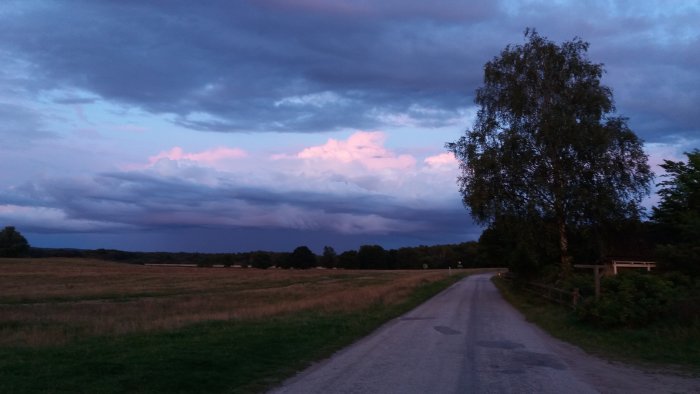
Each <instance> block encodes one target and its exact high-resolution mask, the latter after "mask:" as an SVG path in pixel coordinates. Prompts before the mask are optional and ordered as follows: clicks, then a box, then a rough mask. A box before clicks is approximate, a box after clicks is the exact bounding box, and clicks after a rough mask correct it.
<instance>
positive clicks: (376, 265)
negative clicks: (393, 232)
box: [357, 245, 390, 269]
mask: <svg viewBox="0 0 700 394" xmlns="http://www.w3.org/2000/svg"><path fill="white" fill-rule="evenodd" d="M388 257H389V255H388V254H387V252H386V250H384V248H383V247H381V246H379V245H362V246H360V250H359V251H358V252H357V262H358V265H359V266H358V268H360V269H389V268H390V267H389V266H388Z"/></svg>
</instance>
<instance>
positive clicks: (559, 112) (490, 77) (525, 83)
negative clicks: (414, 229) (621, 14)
mask: <svg viewBox="0 0 700 394" xmlns="http://www.w3.org/2000/svg"><path fill="white" fill-rule="evenodd" d="M525 38H526V43H525V44H524V45H515V46H512V45H509V46H507V47H506V48H505V49H504V50H503V51H502V52H501V54H500V56H497V57H494V59H493V60H491V61H489V62H488V63H486V65H485V66H484V85H483V86H482V87H480V88H479V89H477V91H476V99H475V103H476V104H477V105H478V106H479V110H478V113H477V117H476V120H475V122H474V125H473V127H472V128H471V130H467V131H466V133H465V135H464V136H462V137H461V138H460V139H459V140H457V141H455V142H452V143H448V144H447V148H448V149H449V150H451V151H452V152H453V153H454V154H455V156H456V157H457V159H458V160H459V161H460V170H461V175H460V176H459V178H458V184H459V187H460V192H461V194H462V197H463V203H464V204H465V206H466V207H468V208H469V209H470V210H471V215H472V217H473V218H474V219H475V220H476V221H477V222H478V223H481V224H487V225H492V224H494V223H495V222H496V221H497V220H499V218H508V220H509V221H513V220H515V221H518V222H519V223H527V222H534V223H545V224H547V225H549V226H552V227H553V228H554V229H555V231H554V232H553V233H555V234H556V237H557V239H556V241H555V242H556V244H558V249H559V257H560V262H561V266H562V268H563V269H564V270H566V271H568V269H569V266H570V257H569V250H568V244H569V237H568V231H570V230H571V228H572V227H576V226H595V225H598V224H601V223H605V222H606V221H611V220H617V219H623V218H629V217H635V216H637V215H638V214H639V210H640V208H639V202H640V201H641V199H642V197H643V196H644V195H646V194H648V192H649V182H650V181H651V179H652V174H651V171H650V169H649V166H648V165H647V157H646V155H645V153H644V151H643V149H642V142H641V140H640V139H639V138H638V137H637V136H636V135H635V133H634V132H633V131H632V130H630V129H629V127H628V126H627V119H626V118H623V117H619V116H614V111H615V106H614V103H613V97H612V92H611V90H610V89H609V88H608V87H606V86H604V85H602V84H601V81H600V79H601V76H602V74H603V65H602V64H596V63H592V62H591V61H590V60H588V58H587V56H586V53H587V51H588V47H589V44H588V43H586V42H584V41H582V40H581V39H579V38H574V39H573V40H572V41H567V42H564V43H562V44H561V45H557V44H556V43H554V42H552V41H549V40H548V39H547V38H545V37H542V36H540V35H539V34H538V33H537V32H536V31H535V30H531V29H528V30H526V31H525Z"/></svg>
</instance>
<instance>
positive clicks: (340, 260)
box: [29, 241, 492, 269]
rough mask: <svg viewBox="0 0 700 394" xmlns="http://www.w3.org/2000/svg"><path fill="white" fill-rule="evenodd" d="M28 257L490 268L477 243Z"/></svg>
mask: <svg viewBox="0 0 700 394" xmlns="http://www.w3.org/2000/svg"><path fill="white" fill-rule="evenodd" d="M29 256H30V257H37V258H38V257H81V258H93V259H101V260H109V261H117V262H123V263H131V264H195V265H197V266H200V267H213V266H224V267H230V266H238V267H245V268H247V267H251V268H261V269H266V268H270V267H277V268H283V269H288V268H294V269H306V268H315V267H323V268H338V269H447V268H448V267H450V268H460V267H462V268H475V267H488V266H492V263H491V262H489V261H488V259H487V257H488V256H487V255H486V254H484V253H480V250H479V245H478V242H475V241H470V242H463V243H460V244H453V245H434V246H417V247H403V248H399V249H388V250H387V249H384V248H383V247H382V246H380V245H362V246H361V247H360V248H359V249H358V250H348V251H344V252H342V253H339V254H338V253H336V251H335V250H334V249H333V248H332V247H330V246H326V247H324V249H323V253H322V254H321V255H316V254H314V253H313V252H312V251H311V250H310V249H309V248H308V247H306V246H300V247H298V248H296V249H295V250H294V251H292V252H267V251H252V252H243V253H185V252H179V253H170V252H126V251H121V250H113V249H96V250H86V249H47V248H31V249H30V250H29Z"/></svg>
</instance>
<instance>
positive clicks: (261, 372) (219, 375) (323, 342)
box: [0, 275, 464, 393]
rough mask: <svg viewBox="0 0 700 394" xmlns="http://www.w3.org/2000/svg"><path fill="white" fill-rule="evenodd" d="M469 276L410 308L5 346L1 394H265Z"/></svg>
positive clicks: (435, 288)
mask: <svg viewBox="0 0 700 394" xmlns="http://www.w3.org/2000/svg"><path fill="white" fill-rule="evenodd" d="M463 276H464V275H453V276H451V277H447V278H445V279H444V280H441V281H438V282H433V283H429V284H425V285H422V286H420V287H418V288H417V289H416V290H415V291H414V292H413V293H412V294H411V295H410V296H409V297H408V298H407V299H406V300H405V301H404V302H402V303H400V304H397V305H392V306H386V305H383V304H374V305H372V306H370V307H369V308H367V309H365V310H362V311H359V312H355V313H325V314H323V313H314V312H305V313H297V314H291V315H288V316H281V317H275V318H270V319H264V320H257V321H244V322H236V321H228V322H221V321H219V322H204V323H198V324H194V325H190V326H187V327H184V328H182V329H178V330H174V331H169V332H156V333H140V334H131V335H126V336H121V337H94V338H89V339H85V340H81V341H77V342H72V343H69V344H67V345H64V346H56V347H44V348H19V347H13V348H9V347H5V348H0V392H2V393H124V392H129V393H223V392H226V393H231V392H259V391H263V390H265V389H266V388H269V387H271V386H273V385H275V384H278V383H279V382H281V381H282V380H283V379H284V378H286V377H288V376H291V375H293V374H294V373H295V372H297V371H299V370H301V369H303V368H304V367H306V366H308V365H309V363H310V362H312V361H314V360H318V359H320V358H324V357H327V356H329V355H330V354H332V353H333V352H334V351H336V350H338V349H340V348H342V347H344V346H346V345H347V344H349V343H351V342H353V341H355V340H356V339H358V338H360V337H362V336H365V335H367V334H368V333H370V332H371V331H372V330H374V329H375V328H377V327H378V326H379V325H381V324H382V323H384V322H386V321H387V320H389V319H391V318H394V317H396V316H399V315H400V314H402V313H405V312H407V311H409V310H410V309H412V308H414V307H415V306H417V305H419V304H420V303H421V302H423V301H425V300H427V299H428V298H430V297H432V296H433V295H435V294H437V293H438V292H439V291H441V290H442V289H444V288H446V287H447V286H449V285H450V284H452V283H454V282H456V281H457V280H458V279H460V278H461V277H463Z"/></svg>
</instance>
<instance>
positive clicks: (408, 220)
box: [0, 0, 700, 253]
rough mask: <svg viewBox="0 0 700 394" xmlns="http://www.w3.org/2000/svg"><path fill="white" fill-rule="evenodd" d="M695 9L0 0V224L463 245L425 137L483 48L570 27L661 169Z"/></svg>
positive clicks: (97, 234) (456, 125) (172, 241)
mask: <svg viewBox="0 0 700 394" xmlns="http://www.w3.org/2000/svg"><path fill="white" fill-rule="evenodd" d="M698 20H700V1H674V0H669V1H643V0H631V1H585V2H584V1H534V0H527V1H515V0H503V1H496V0H474V1H464V0H459V1H458V0H447V1H433V2H426V1H423V0H386V1H373V0H357V1H350V0H338V1H322V0H257V1H253V0H250V1H244V0H241V1H202V2H194V1H176V0H173V1H148V2H144V1H135V0H134V1H131V0H119V1H117V0H115V1H107V0H105V1H93V0H65V1H32V0H21V1H12V0H2V1H0V155H1V157H2V159H3V160H2V162H3V165H2V166H0V226H6V225H13V226H15V227H16V228H17V229H18V230H19V231H20V232H21V233H22V234H23V235H25V237H26V238H27V239H28V240H29V242H30V244H32V245H33V246H38V247H71V248H113V249H122V250H134V251H199V252H241V251H250V250H270V251H291V250H293V249H294V248H295V247H296V246H300V245H306V246H309V247H310V248H311V249H312V250H314V251H315V252H317V253H320V251H321V249H322V248H323V246H324V245H328V246H332V247H334V248H335V249H336V250H337V251H338V252H340V251H344V250H349V249H356V248H358V247H359V246H360V245H363V244H379V245H382V246H384V247H385V248H398V247H401V246H415V245H421V244H424V245H433V244H445V243H456V242H464V241H469V240H475V239H478V237H479V235H480V233H481V231H482V229H481V228H480V227H479V226H477V225H475V224H474V223H473V221H472V220H471V218H470V216H469V212H468V210H466V209H465V208H464V206H463V205H462V203H461V197H460V195H459V192H458V187H457V184H456V178H457V176H458V174H459V173H458V166H457V163H456V161H455V159H454V157H453V156H452V155H451V154H450V153H448V152H446V150H445V148H444V145H445V143H446V142H450V141H454V140H456V139H458V138H459V137H460V136H461V135H463V134H464V132H465V130H467V129H468V128H470V127H471V125H472V124H473V121H474V115H475V113H476V111H477V108H476V106H475V104H474V93H475V90H476V89H477V88H478V87H479V86H480V85H481V84H482V81H483V66H484V64H485V63H486V62H488V61H489V60H491V59H492V58H493V57H494V56H497V55H498V54H499V53H500V52H501V51H502V50H503V49H504V48H505V47H506V46H507V45H509V44H522V43H524V37H523V32H524V30H525V28H527V27H534V28H536V29H537V31H538V32H539V33H540V34H541V35H542V36H545V37H547V38H549V39H550V40H553V41H555V42H558V43H560V42H563V41H566V40H571V39H573V38H574V37H580V38H582V39H583V40H585V41H587V42H589V43H590V49H589V52H588V56H589V59H590V60H591V61H593V62H596V63H603V64H604V65H605V70H606V74H605V75H604V77H603V83H604V84H606V85H607V86H609V87H611V88H612V90H613V94H614V98H615V102H616V108H617V114H618V115H622V116H626V117H628V118H629V126H630V127H631V129H632V130H634V131H635V132H636V133H637V134H638V135H639V136H640V137H641V138H642V139H643V140H644V144H645V145H644V147H645V151H646V152H647V154H648V155H649V160H650V164H651V165H652V169H653V170H654V171H655V172H656V173H657V174H659V175H660V174H661V170H660V168H659V167H658V164H660V163H662V162H663V159H670V160H682V159H684V155H683V152H686V151H690V150H692V149H694V148H699V147H700V111H699V110H698V109H699V108H700V107H699V104H700V71H699V70H700V24H698V23H697V21H698ZM656 181H657V182H658V181H659V178H657V180H656ZM657 200H658V198H657V197H655V196H654V195H652V196H650V197H649V198H648V199H646V200H645V202H644V204H645V205H646V206H647V207H650V206H652V205H653V204H654V203H655V201H657Z"/></svg>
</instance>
